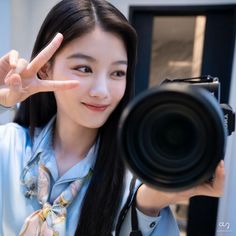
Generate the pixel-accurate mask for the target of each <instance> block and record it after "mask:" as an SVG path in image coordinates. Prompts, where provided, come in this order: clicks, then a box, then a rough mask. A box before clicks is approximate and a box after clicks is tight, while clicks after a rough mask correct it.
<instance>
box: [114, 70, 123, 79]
mask: <svg viewBox="0 0 236 236" xmlns="http://www.w3.org/2000/svg"><path fill="white" fill-rule="evenodd" d="M112 75H113V76H115V77H119V78H121V77H124V76H126V72H125V71H122V70H120V71H115V72H113V73H112Z"/></svg>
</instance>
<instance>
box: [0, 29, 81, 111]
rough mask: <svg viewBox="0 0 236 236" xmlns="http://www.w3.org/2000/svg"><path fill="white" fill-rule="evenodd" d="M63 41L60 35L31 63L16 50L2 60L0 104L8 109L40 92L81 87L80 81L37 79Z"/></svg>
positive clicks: (0, 64)
mask: <svg viewBox="0 0 236 236" xmlns="http://www.w3.org/2000/svg"><path fill="white" fill-rule="evenodd" d="M62 40H63V36H62V34H60V33H58V34H57V35H56V36H55V37H54V38H53V40H52V41H51V42H50V43H49V44H48V46H47V47H45V48H44V49H43V50H42V51H41V52H40V53H39V54H38V55H37V56H36V57H35V58H34V59H33V60H32V61H31V62H30V63H28V62H27V61H26V60H25V59H23V58H20V57H19V53H18V52H17V51H15V50H12V51H10V52H9V53H8V54H6V55H4V56H3V57H2V58H0V104H1V105H3V106H6V107H9V106H13V105H15V104H16V103H18V102H21V101H23V100H25V99H26V98H27V97H29V96H31V95H32V94H35V93H38V92H49V91H55V90H61V89H70V88H73V87H76V86H78V85H79V82H78V81H70V80H67V81H55V80H54V81H49V80H40V79H38V78H37V72H38V71H39V70H40V69H41V68H42V66H43V65H45V64H46V63H47V62H48V61H49V59H50V58H51V57H52V56H53V54H54V53H55V52H56V50H57V49H58V48H59V47H60V45H61V42H62Z"/></svg>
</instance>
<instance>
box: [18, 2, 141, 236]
mask: <svg viewBox="0 0 236 236" xmlns="http://www.w3.org/2000/svg"><path fill="white" fill-rule="evenodd" d="M96 25H99V27H101V28H102V29H103V30H104V31H106V32H111V33H115V34H116V35H118V36H119V37H120V38H121V39H122V40H123V42H124V44H125V46H126V50H127V55H128V69H127V83H126V91H125V95H124V97H123V98H122V100H121V102H120V103H119V105H118V106H117V108H116V109H115V110H114V111H113V113H112V114H111V115H110V117H109V119H108V120H107V122H106V123H105V124H104V125H103V126H102V127H101V128H100V129H99V144H100V146H99V150H98V157H97V161H96V164H95V170H94V175H93V177H92V180H91V182H90V185H89V188H88V190H87V193H86V195H85V198H84V201H83V206H82V210H81V213H80V219H79V222H78V226H77V230H76V235H79V236H95V235H96V236H97V235H102V236H106V235H111V231H112V227H114V220H115V217H116V215H117V211H118V208H119V204H120V202H121V197H122V191H123V180H124V165H123V162H122V160H121V156H120V152H119V149H118V147H117V142H116V135H117V134H116V133H117V129H118V121H119V117H120V114H121V112H122V110H123V109H124V107H125V106H126V105H127V103H128V101H129V100H130V99H131V98H132V96H133V86H134V78H133V77H134V66H135V60H136V40H137V39H136V33H135V31H134V29H133V28H132V27H131V26H130V24H129V23H128V22H127V20H126V18H125V17H124V16H123V15H122V14H121V13H120V11H119V10H117V9H116V8H115V7H114V6H112V5H111V4H110V3H108V2H106V1H103V0H62V1H61V2H59V3H58V4H57V5H55V6H54V7H53V8H52V10H51V11H50V12H49V13H48V15H47V17H46V19H45V20H44V22H43V24H42V26H41V29H40V31H39V34H38V36H37V39H36V42H35V45H34V49H33V52H32V58H34V57H35V56H36V55H37V54H38V53H39V52H40V51H41V50H42V49H43V48H44V47H45V46H46V45H47V44H48V43H49V42H50V41H51V40H52V38H53V37H54V35H55V34H56V33H57V32H61V33H62V34H63V36H64V40H63V43H62V45H61V47H60V49H61V48H63V47H64V46H65V45H67V44H68V43H69V42H70V41H71V40H73V39H75V38H77V37H80V36H82V35H83V34H85V33H88V32H90V31H92V30H93V29H94V27H95V26H96ZM60 49H59V50H60ZM57 53H58V52H57ZM55 56H56V54H55ZM55 56H54V57H55ZM52 60H53V59H52ZM56 111H57V107H56V101H55V97H54V93H52V92H48V93H38V94H35V95H33V96H31V97H30V98H28V99H26V100H25V101H24V102H22V103H21V106H20V108H19V110H18V113H17V114H16V117H15V122H17V123H18V124H20V125H22V126H25V127H28V128H29V129H30V132H31V134H32V137H33V133H34V129H35V127H41V126H44V125H45V124H46V123H47V122H48V121H49V120H50V119H51V118H52V116H54V115H55V114H56Z"/></svg>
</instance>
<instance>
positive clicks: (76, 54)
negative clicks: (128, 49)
mask: <svg viewBox="0 0 236 236" xmlns="http://www.w3.org/2000/svg"><path fill="white" fill-rule="evenodd" d="M78 58H79V59H85V60H88V61H91V62H95V61H96V59H95V58H93V57H91V56H89V55H86V54H83V53H74V54H72V55H70V56H68V57H67V59H78ZM112 64H113V65H117V64H121V65H127V64H128V62H127V60H118V61H115V62H113V63H112Z"/></svg>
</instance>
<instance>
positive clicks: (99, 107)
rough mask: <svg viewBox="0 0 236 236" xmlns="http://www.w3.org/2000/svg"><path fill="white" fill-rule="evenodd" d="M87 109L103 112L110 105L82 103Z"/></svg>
mask: <svg viewBox="0 0 236 236" xmlns="http://www.w3.org/2000/svg"><path fill="white" fill-rule="evenodd" d="M82 104H83V105H84V106H85V107H86V108H87V109H89V110H91V111H96V112H103V111H105V110H106V109H107V107H108V106H109V105H100V104H88V103H82Z"/></svg>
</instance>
